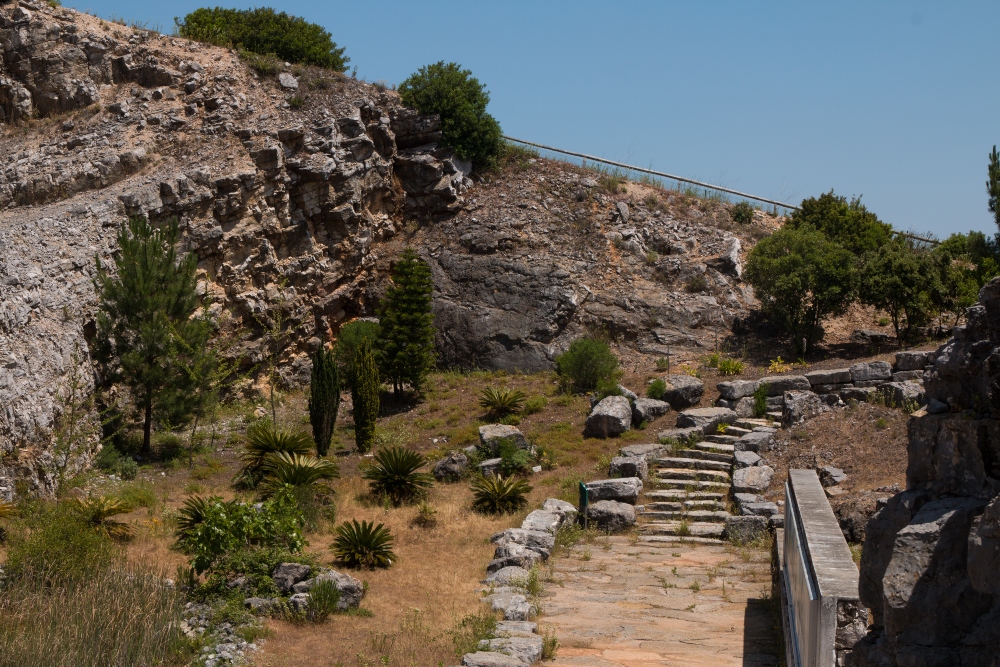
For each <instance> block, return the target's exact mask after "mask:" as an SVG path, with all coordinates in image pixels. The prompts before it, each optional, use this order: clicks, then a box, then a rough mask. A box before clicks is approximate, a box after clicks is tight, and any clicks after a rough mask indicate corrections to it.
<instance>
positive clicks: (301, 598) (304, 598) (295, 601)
mask: <svg viewBox="0 0 1000 667" xmlns="http://www.w3.org/2000/svg"><path fill="white" fill-rule="evenodd" d="M288 604H289V605H291V607H292V609H294V610H295V611H298V612H304V611H305V610H306V609H308V608H309V594H308V593H296V594H295V595H292V596H291V597H289V598H288Z"/></svg>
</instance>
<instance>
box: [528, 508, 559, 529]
mask: <svg viewBox="0 0 1000 667" xmlns="http://www.w3.org/2000/svg"><path fill="white" fill-rule="evenodd" d="M564 521H566V514H565V513H564V512H550V511H548V510H535V511H534V512H531V513H530V514H529V515H528V516H526V517H525V518H524V521H522V522H521V528H522V529H523V530H537V531H541V532H546V533H555V532H556V531H558V530H559V528H560V526H562V525H563V522H564Z"/></svg>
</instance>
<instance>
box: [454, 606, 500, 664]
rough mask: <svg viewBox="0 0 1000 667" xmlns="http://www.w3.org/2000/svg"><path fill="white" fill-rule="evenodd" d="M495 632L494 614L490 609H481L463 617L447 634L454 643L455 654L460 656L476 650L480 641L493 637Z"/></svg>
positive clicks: (495, 621) (495, 620)
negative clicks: (476, 612)
mask: <svg viewBox="0 0 1000 667" xmlns="http://www.w3.org/2000/svg"><path fill="white" fill-rule="evenodd" d="M496 633H497V619H496V616H494V615H493V612H492V611H489V610H483V611H482V612H480V613H478V614H469V615H468V616H466V617H465V618H463V619H462V620H461V621H460V622H459V623H458V624H457V626H456V628H455V629H454V630H452V631H451V632H450V633H449V634H451V640H452V643H453V644H454V645H455V655H456V656H458V657H461V656H463V655H465V654H466V653H472V652H474V651H478V650H479V644H480V642H483V641H485V640H487V639H493V638H494V637H496Z"/></svg>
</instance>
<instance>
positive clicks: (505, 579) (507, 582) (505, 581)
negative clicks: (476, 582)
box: [485, 566, 529, 588]
mask: <svg viewBox="0 0 1000 667" xmlns="http://www.w3.org/2000/svg"><path fill="white" fill-rule="evenodd" d="M528 577H529V572H528V571H527V570H525V569H524V568H523V567H515V566H511V567H505V568H502V569H500V570H497V571H496V572H492V573H490V575H489V576H488V577H486V579H485V583H487V584H493V585H495V586H511V587H513V588H524V587H525V586H527V585H528Z"/></svg>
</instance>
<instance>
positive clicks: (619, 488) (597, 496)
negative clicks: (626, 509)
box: [585, 477, 642, 505]
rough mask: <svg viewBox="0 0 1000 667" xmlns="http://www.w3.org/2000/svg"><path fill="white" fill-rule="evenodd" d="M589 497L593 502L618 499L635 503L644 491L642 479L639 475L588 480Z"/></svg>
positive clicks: (586, 484)
mask: <svg viewBox="0 0 1000 667" xmlns="http://www.w3.org/2000/svg"><path fill="white" fill-rule="evenodd" d="M585 486H586V487H587V491H588V499H589V500H590V502H591V504H593V503H594V502H596V501H599V500H617V501H618V502H622V503H628V504H630V505H635V503H636V502H637V501H638V500H639V495H640V494H641V493H642V479H640V478H639V477H623V478H618V479H599V480H595V481H593V482H586V483H585Z"/></svg>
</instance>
